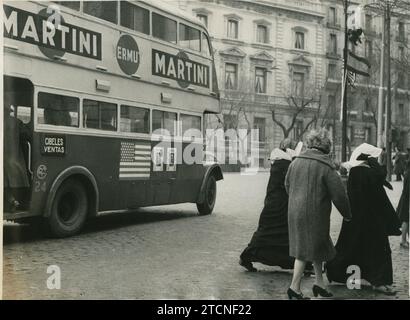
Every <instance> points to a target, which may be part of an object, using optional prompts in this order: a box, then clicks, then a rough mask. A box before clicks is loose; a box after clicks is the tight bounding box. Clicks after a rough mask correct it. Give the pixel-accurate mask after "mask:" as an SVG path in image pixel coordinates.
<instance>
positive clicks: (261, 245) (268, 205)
mask: <svg viewBox="0 0 410 320" xmlns="http://www.w3.org/2000/svg"><path fill="white" fill-rule="evenodd" d="M288 148H289V149H292V150H293V149H294V148H295V142H293V141H292V140H291V139H285V140H283V141H282V142H281V144H280V147H279V148H277V149H275V150H274V151H273V152H272V155H271V161H273V163H272V166H271V170H270V178H269V183H268V187H267V190H266V197H265V205H264V207H263V210H262V213H261V215H260V218H259V224H258V229H257V230H256V232H255V233H254V234H253V237H252V239H251V242H250V243H249V245H248V247H247V248H246V249H245V250H244V251H243V252H242V254H241V256H240V260H239V264H240V265H241V266H243V267H245V268H246V269H247V270H249V271H256V269H255V268H254V267H253V265H252V262H259V263H263V264H266V265H269V266H279V267H282V268H283V269H291V268H293V262H294V259H293V258H291V257H289V234H288V195H287V193H286V190H285V186H284V181H285V176H286V173H287V171H288V167H289V164H290V163H291V161H292V156H291V154H289V152H286V150H287V149H288Z"/></svg>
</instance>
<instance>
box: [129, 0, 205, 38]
mask: <svg viewBox="0 0 410 320" xmlns="http://www.w3.org/2000/svg"><path fill="white" fill-rule="evenodd" d="M170 1H172V2H176V1H175V0H168V1H166V0H137V1H130V2H137V3H138V2H142V3H146V4H148V5H149V6H151V7H153V8H156V9H159V10H163V11H165V12H169V13H171V14H173V15H175V16H176V17H180V18H183V19H185V20H187V21H189V22H191V23H194V24H196V25H198V26H200V27H202V28H203V29H204V31H206V33H208V30H207V28H206V26H205V25H204V24H203V23H202V21H201V20H199V19H198V18H196V17H195V16H194V15H191V14H189V13H188V12H187V11H184V10H182V9H180V8H178V7H177V6H175V5H171V4H170Z"/></svg>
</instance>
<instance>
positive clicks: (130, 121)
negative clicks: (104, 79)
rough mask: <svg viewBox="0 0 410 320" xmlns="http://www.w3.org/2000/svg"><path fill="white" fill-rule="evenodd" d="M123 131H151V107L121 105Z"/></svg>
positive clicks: (121, 126)
mask: <svg viewBox="0 0 410 320" xmlns="http://www.w3.org/2000/svg"><path fill="white" fill-rule="evenodd" d="M120 130H121V131H122V132H136V133H149V109H144V108H137V107H131V106H124V105H122V106H121V120H120Z"/></svg>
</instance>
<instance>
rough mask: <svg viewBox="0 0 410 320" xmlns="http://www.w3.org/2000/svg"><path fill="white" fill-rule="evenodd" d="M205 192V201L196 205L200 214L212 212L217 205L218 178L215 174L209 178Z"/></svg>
mask: <svg viewBox="0 0 410 320" xmlns="http://www.w3.org/2000/svg"><path fill="white" fill-rule="evenodd" d="M204 192H205V197H204V202H202V203H197V204H196V207H197V208H198V211H199V214H200V215H207V214H211V213H212V210H213V209H214V206H215V202H216V179H215V177H214V176H213V175H211V176H210V177H209V178H208V180H207V182H206V187H205V190H204Z"/></svg>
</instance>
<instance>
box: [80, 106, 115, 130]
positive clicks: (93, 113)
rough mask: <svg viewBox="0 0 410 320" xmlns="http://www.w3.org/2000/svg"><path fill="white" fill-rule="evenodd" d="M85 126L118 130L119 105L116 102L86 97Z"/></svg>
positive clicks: (84, 107) (84, 108) (84, 109)
mask: <svg viewBox="0 0 410 320" xmlns="http://www.w3.org/2000/svg"><path fill="white" fill-rule="evenodd" d="M83 114H84V127H85V128H93V129H99V130H107V131H117V105H116V104H114V103H108V102H102V101H94V100H88V99H84V102H83Z"/></svg>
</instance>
